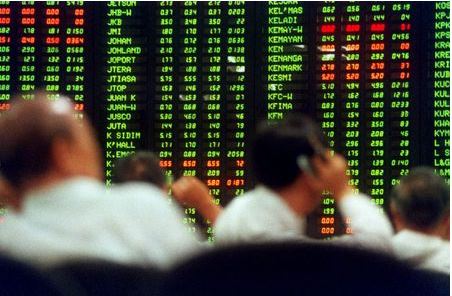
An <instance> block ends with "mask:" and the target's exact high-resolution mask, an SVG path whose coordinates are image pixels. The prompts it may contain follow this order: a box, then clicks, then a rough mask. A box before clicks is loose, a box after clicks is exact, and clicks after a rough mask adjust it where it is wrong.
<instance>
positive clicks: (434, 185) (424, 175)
mask: <svg viewBox="0 0 452 296" xmlns="http://www.w3.org/2000/svg"><path fill="white" fill-rule="evenodd" d="M390 197H391V214H392V217H393V222H394V226H395V229H396V232H397V234H396V235H395V236H394V238H393V240H392V242H393V248H394V253H395V255H396V256H397V257H398V258H399V259H401V260H403V261H406V262H408V263H410V264H412V265H414V266H415V267H419V268H425V269H432V270H436V271H441V272H446V273H450V242H449V231H450V211H449V205H450V189H449V186H448V185H447V184H446V183H445V182H444V180H443V179H442V178H441V177H439V176H437V175H435V173H434V171H433V169H430V168H426V167H418V168H415V169H413V170H412V171H411V172H410V173H409V175H408V176H405V177H403V178H402V179H401V180H400V184H399V185H397V186H395V187H394V189H393V190H392V192H391V195H390Z"/></svg>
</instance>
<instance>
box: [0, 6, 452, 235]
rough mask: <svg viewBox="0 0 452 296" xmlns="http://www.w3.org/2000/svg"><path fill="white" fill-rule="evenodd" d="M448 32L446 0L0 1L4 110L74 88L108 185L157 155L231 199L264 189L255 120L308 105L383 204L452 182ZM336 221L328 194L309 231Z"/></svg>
mask: <svg viewBox="0 0 452 296" xmlns="http://www.w3.org/2000/svg"><path fill="white" fill-rule="evenodd" d="M449 28H450V3H449V2H447V1H444V2H286V1H276V2H243V1H227V2H226V1H225V2H220V1H209V2H191V1H185V2H152V3H150V2H102V3H99V2H97V3H96V2H89V3H83V2H78V1H68V2H54V1H47V2H35V3H34V2H29V1H23V2H11V3H8V2H0V110H7V109H8V108H9V100H10V99H11V97H12V95H13V94H15V93H21V95H22V97H23V98H24V99H32V94H30V91H33V90H37V89H44V90H46V91H48V92H50V93H52V94H50V95H49V98H50V99H52V98H53V97H54V96H56V93H62V94H66V95H68V96H70V97H71V98H73V99H74V101H75V103H76V105H75V106H76V109H77V110H78V111H84V112H85V113H86V114H88V115H89V117H90V118H91V119H92V120H93V121H94V124H95V126H96V127H97V130H98V135H99V139H100V141H101V142H102V144H103V147H104V157H105V174H106V183H107V184H110V183H111V170H112V165H113V162H114V160H115V159H117V158H120V157H123V156H126V155H127V154H129V153H131V152H133V151H136V150H138V149H147V150H153V151H155V152H156V153H157V154H158V155H159V157H160V159H161V162H160V164H161V166H162V167H163V168H165V169H166V171H167V174H168V175H171V176H173V177H174V178H177V177H179V176H182V175H187V176H197V177H199V178H201V179H202V180H204V181H205V183H206V184H207V185H208V186H209V188H210V190H211V194H212V195H213V196H214V197H215V199H216V201H217V202H218V203H221V204H223V205H226V204H227V203H228V202H229V201H230V200H231V199H232V198H233V197H234V196H237V195H240V194H242V193H244V192H245V191H246V190H248V189H251V188H253V186H254V185H255V181H254V180H253V176H252V172H251V171H250V169H249V154H250V152H249V143H250V139H251V138H252V136H253V133H254V131H255V129H256V125H257V123H258V122H260V121H261V120H269V121H273V120H280V119H282V118H284V116H285V114H287V113H288V112H303V113H306V114H309V115H310V116H312V117H313V118H315V119H316V120H317V121H318V122H319V124H320V125H321V126H322V128H323V130H324V132H325V134H326V135H327V137H328V139H329V141H330V145H331V148H332V149H334V150H335V151H337V152H340V153H342V154H344V155H345V156H346V158H347V159H348V164H349V170H348V174H349V175H350V176H351V184H353V185H355V186H356V187H357V188H359V189H360V190H361V191H363V192H365V193H368V194H369V195H370V196H371V197H372V200H373V201H374V202H375V203H376V204H378V205H381V206H383V207H385V206H387V201H386V200H387V195H388V193H389V190H390V188H391V187H392V186H394V185H395V184H397V182H398V180H399V178H400V176H403V175H406V174H407V173H408V172H409V170H410V168H412V167H413V166H417V165H429V166H433V167H435V168H436V170H437V172H438V173H439V174H440V175H442V176H444V177H445V178H446V179H447V180H449V176H450V163H449V159H450V155H449V153H450V150H449V146H450V134H449V132H450V113H449V112H450V84H449V81H450V78H449V77H450V65H449V60H450V36H449ZM79 116H83V115H82V113H81V112H80V113H79ZM186 214H187V218H186V219H185V222H186V223H187V224H188V226H189V227H190V229H191V230H193V231H195V227H191V226H194V225H195V224H196V223H197V220H199V217H198V216H197V214H196V211H195V210H194V209H186ZM339 220H340V218H339V217H338V213H337V211H336V208H335V206H334V200H333V199H332V198H331V197H329V196H328V195H325V197H324V199H323V201H322V206H321V208H320V209H319V212H318V214H317V215H315V216H314V217H312V218H311V219H310V224H309V225H310V227H309V232H310V234H311V235H313V236H316V237H329V236H330V235H332V234H337V233H340V232H350V229H349V228H348V227H347V223H345V225H342V226H341V223H339ZM345 220H347V219H345ZM198 222H199V221H198ZM344 226H345V227H344ZM205 229H206V232H207V235H208V236H209V237H210V236H211V234H212V229H211V227H210V226H207V227H206V228H205Z"/></svg>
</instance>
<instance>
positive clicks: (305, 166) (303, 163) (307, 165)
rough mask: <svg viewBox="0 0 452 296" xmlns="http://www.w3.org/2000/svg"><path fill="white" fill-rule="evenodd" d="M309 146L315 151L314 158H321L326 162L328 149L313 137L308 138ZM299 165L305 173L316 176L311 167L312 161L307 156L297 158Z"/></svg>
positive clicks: (302, 155)
mask: <svg viewBox="0 0 452 296" xmlns="http://www.w3.org/2000/svg"><path fill="white" fill-rule="evenodd" d="M308 141H309V144H310V145H311V147H312V148H313V149H314V155H313V156H317V155H318V156H320V158H322V160H323V161H326V156H325V154H326V149H325V148H324V147H323V146H322V145H321V144H320V143H319V142H318V141H315V140H314V139H313V138H312V137H308ZM297 165H298V167H299V168H300V170H302V171H303V172H305V173H307V174H310V175H313V176H314V175H315V172H314V169H313V168H312V166H311V161H310V160H309V157H308V156H307V155H305V154H300V155H299V156H298V157H297Z"/></svg>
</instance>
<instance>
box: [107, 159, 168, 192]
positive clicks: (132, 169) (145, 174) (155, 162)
mask: <svg viewBox="0 0 452 296" xmlns="http://www.w3.org/2000/svg"><path fill="white" fill-rule="evenodd" d="M159 161H160V160H159V158H158V157H157V156H156V155H155V154H154V153H152V152H146V151H139V152H136V153H133V154H130V155H128V156H127V157H124V158H120V159H118V160H116V162H115V165H114V168H113V172H112V181H113V182H114V183H125V182H131V181H140V182H147V183H151V184H153V185H156V186H158V187H163V186H165V184H166V180H165V174H164V171H163V169H162V168H161V167H160V165H159Z"/></svg>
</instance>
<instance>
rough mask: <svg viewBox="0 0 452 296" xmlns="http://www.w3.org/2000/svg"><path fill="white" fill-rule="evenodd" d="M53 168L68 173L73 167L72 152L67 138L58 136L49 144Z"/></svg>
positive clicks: (64, 173)
mask: <svg viewBox="0 0 452 296" xmlns="http://www.w3.org/2000/svg"><path fill="white" fill-rule="evenodd" d="M51 156H52V163H51V165H52V166H53V169H54V170H56V171H58V173H60V174H63V175H70V174H71V172H72V171H73V168H74V161H76V160H74V159H73V158H74V153H73V152H72V145H71V143H70V141H69V139H67V138H65V137H58V138H56V139H54V140H53V143H52V146H51Z"/></svg>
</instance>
